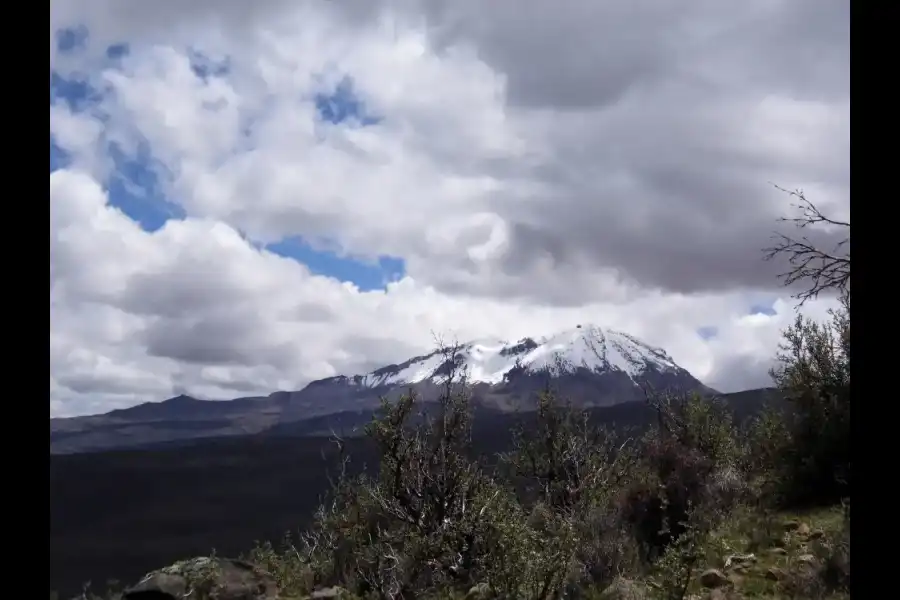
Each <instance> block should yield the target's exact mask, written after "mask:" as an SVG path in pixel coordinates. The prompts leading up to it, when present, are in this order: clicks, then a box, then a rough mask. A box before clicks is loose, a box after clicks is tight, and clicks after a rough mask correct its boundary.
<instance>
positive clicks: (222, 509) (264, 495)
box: [49, 390, 777, 597]
mask: <svg viewBox="0 0 900 600" xmlns="http://www.w3.org/2000/svg"><path fill="white" fill-rule="evenodd" d="M776 398H777V396H775V395H774V394H773V393H772V391H771V390H750V391H747V392H741V393H737V394H731V395H726V396H725V397H724V400H725V401H726V403H727V404H728V405H729V406H730V407H731V408H732V410H733V411H734V412H735V414H736V415H738V416H739V417H746V416H748V415H751V414H753V413H755V412H756V411H757V410H758V409H759V407H760V406H762V404H763V403H765V402H767V401H774V400H775V399H776ZM654 415H655V413H653V411H652V410H651V409H649V408H648V407H647V406H646V405H645V404H644V403H639V402H631V403H625V404H619V405H615V406H610V407H602V408H595V409H592V410H591V411H590V416H591V420H592V421H593V422H594V423H597V424H607V425H612V426H615V427H617V428H625V427H643V426H645V425H647V424H649V423H651V422H652V421H653V419H654ZM533 417H534V415H533V413H526V414H524V415H513V414H509V413H505V412H502V411H487V410H485V411H483V412H481V413H480V414H479V415H478V418H476V420H475V426H474V427H475V428H474V431H473V437H474V451H475V454H476V455H478V456H493V455H494V454H495V453H496V452H498V451H501V450H505V449H507V448H508V445H509V442H510V431H511V429H512V428H513V426H514V425H515V424H516V423H518V422H520V420H521V419H525V420H526V426H527V420H528V419H533ZM342 418H343V423H344V425H345V426H347V427H348V428H350V427H352V426H358V425H361V424H362V422H363V421H367V420H368V419H369V418H371V413H369V414H368V415H366V414H363V413H351V414H344V415H343V416H342ZM309 427H310V429H309V430H307V431H303V430H302V429H298V430H295V431H293V432H290V431H288V430H285V431H282V432H281V433H283V434H285V435H283V436H281V435H256V436H243V437H236V438H224V439H218V440H207V441H204V442H202V443H194V444H190V445H176V446H173V447H168V448H166V447H160V448H156V449H153V450H118V451H110V452H99V453H84V454H73V455H53V456H51V460H50V582H49V586H50V589H56V590H58V591H60V592H61V593H62V595H63V596H64V597H65V596H66V595H67V594H74V593H77V592H78V591H79V590H80V588H81V585H82V583H84V581H85V580H86V579H91V580H92V581H94V582H95V583H97V584H102V583H103V582H105V581H106V580H108V579H116V580H119V581H132V580H135V579H136V578H138V577H140V576H141V575H142V574H143V573H144V572H147V571H149V570H150V569H153V568H156V567H158V566H160V565H164V564H169V563H171V562H173V561H175V560H177V559H180V558H184V557H186V556H193V555H204V554H207V553H208V552H209V551H210V548H215V549H216V551H217V553H219V554H220V555H223V556H227V555H236V554H238V553H240V552H243V551H246V550H247V549H248V548H250V547H252V545H253V543H254V541H255V540H265V539H272V540H277V539H280V538H281V537H282V536H283V534H284V533H285V532H286V531H294V532H296V531H298V530H299V529H300V528H302V527H303V526H305V525H306V524H307V523H308V520H309V519H310V517H311V516H312V514H313V511H314V510H315V508H316V506H317V505H318V503H319V499H320V495H321V494H322V493H323V492H324V491H325V490H326V489H327V487H328V478H327V469H328V467H329V465H332V466H333V460H330V459H329V460H323V452H324V453H325V457H326V458H328V457H329V456H330V457H331V458H332V459H333V446H332V445H331V444H329V443H328V442H327V440H325V439H323V438H322V437H314V436H311V435H309V434H311V433H315V431H316V430H318V431H321V430H325V429H326V427H330V426H329V425H328V423H327V422H322V421H320V422H318V423H314V424H309ZM295 434H304V435H295ZM346 445H347V450H348V452H349V453H350V455H351V456H352V457H353V461H352V463H351V470H356V469H360V468H362V466H363V465H364V464H369V465H371V464H373V463H374V462H376V460H377V455H376V454H375V453H374V450H373V448H372V447H371V445H370V444H369V443H368V442H367V440H365V439H363V438H353V437H350V438H347V439H346ZM101 587H102V585H101Z"/></svg>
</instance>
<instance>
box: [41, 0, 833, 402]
mask: <svg viewBox="0 0 900 600" xmlns="http://www.w3.org/2000/svg"><path fill="white" fill-rule="evenodd" d="M849 78H850V67H849V3H848V2H846V1H845V0H761V1H758V2H750V3H723V2H718V1H713V0H696V1H694V2H690V3H677V2H664V1H662V0H608V1H606V2H595V1H593V0H566V1H564V2H557V3H550V2H545V1H541V0H496V1H493V2H483V1H481V0H457V1H456V2H452V3H450V2H437V1H436V0H366V1H365V2H363V1H362V0H347V1H345V2H330V1H326V0H322V1H310V2H289V1H287V0H260V1H257V2H244V1H243V0H195V1H194V2H190V3H185V2H176V1H175V0H157V1H156V2H152V3H150V2H122V1H121V0H69V1H67V2H60V3H54V4H52V5H51V13H50V414H51V416H55V417H62V416H73V415H80V414H91V413H99V412H105V411H108V410H111V409H114V408H122V407H127V406H131V405H134V404H137V403H140V402H147V401H160V400H164V399H166V398H168V397H170V396H173V395H176V394H180V393H187V394H190V395H193V396H196V397H199V398H205V399H228V398H234V397H238V396H246V395H255V394H268V393H271V392H273V391H276V390H281V389H300V388H302V387H303V386H304V385H305V384H307V383H308V382H310V381H312V380H315V379H318V378H322V377H329V376H333V375H336V374H355V373H362V372H367V371H369V370H372V369H374V368H376V367H379V366H382V365H385V364H388V363H393V362H400V361H403V360H405V359H407V358H409V357H411V356H413V355H417V354H422V353H424V352H428V351H430V350H432V349H433V345H434V339H435V335H436V334H437V335H440V336H443V337H445V338H447V337H452V338H455V339H457V340H460V341H464V340H467V339H474V338H486V337H500V338H506V339H510V340H516V339H519V338H521V337H524V336H532V337H537V336H540V335H545V334H549V333H552V332H554V331H559V330H562V329H567V328H571V327H572V326H573V325H575V324H578V323H595V324H597V325H600V326H603V327H612V328H615V329H619V330H622V331H625V332H628V333H630V334H632V335H635V336H637V337H639V338H641V339H642V340H644V341H646V342H647V343H650V344H653V345H656V346H660V347H662V348H664V349H665V350H666V351H667V352H669V354H670V355H671V356H672V357H673V358H674V359H675V361H676V362H677V363H678V364H679V365H681V366H682V367H684V368H686V369H688V370H689V371H690V372H691V373H693V374H694V375H695V376H696V377H698V378H699V379H701V380H702V381H703V382H704V383H706V384H708V385H710V386H712V387H714V388H716V389H719V390H720V391H723V392H730V391H737V390H741V389H748V388H753V387H759V386H764V385H768V384H769V383H770V380H769V377H768V374H767V372H768V369H769V368H770V367H771V366H772V364H773V360H774V358H775V355H776V352H777V349H778V344H779V340H780V338H781V332H782V331H783V329H784V328H785V327H786V326H787V325H788V324H790V323H791V322H792V321H793V319H794V318H795V315H796V311H797V307H796V302H795V301H794V300H793V299H792V297H791V294H792V291H794V290H790V289H785V288H783V287H782V286H781V285H780V282H779V280H778V277H777V275H778V273H779V272H780V271H781V270H783V267H784V265H783V264H780V263H778V262H777V261H770V262H766V261H763V260H762V257H763V253H762V251H761V249H762V248H764V247H766V246H767V245H769V244H770V241H771V236H772V234H773V232H774V231H776V230H779V228H781V227H783V225H782V224H780V223H779V222H778V219H779V217H785V216H791V214H792V213H791V198H790V197H789V196H787V195H786V194H785V193H783V192H781V191H779V190H778V189H776V187H775V185H778V186H780V187H782V188H786V189H802V190H803V191H804V192H805V193H806V195H807V196H808V197H809V198H810V199H811V200H813V201H814V202H816V204H817V205H818V206H819V207H820V208H822V209H824V210H825V211H826V212H828V213H829V214H831V215H832V216H834V217H837V218H849V208H850V187H849V185H850V166H849V165H850V161H849V159H850V149H849V144H850V117H849V108H850V91H849ZM837 233H838V232H834V231H830V230H827V229H822V230H814V231H811V232H809V235H810V236H811V238H812V239H814V240H815V241H816V242H817V243H821V244H829V243H833V242H834V241H835V236H836V235H837ZM833 306H835V302H834V300H833V299H832V298H827V297H823V298H820V299H819V300H816V301H814V302H810V303H807V304H806V305H805V306H804V307H803V308H802V312H804V313H806V314H808V315H809V316H811V317H813V318H824V317H825V316H826V314H827V310H828V309H829V308H831V307H833Z"/></svg>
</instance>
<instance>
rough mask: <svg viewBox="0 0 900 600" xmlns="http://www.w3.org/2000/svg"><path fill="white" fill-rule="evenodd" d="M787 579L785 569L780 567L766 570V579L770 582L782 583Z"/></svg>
mask: <svg viewBox="0 0 900 600" xmlns="http://www.w3.org/2000/svg"><path fill="white" fill-rule="evenodd" d="M784 577H785V572H784V569H780V568H778V567H769V568H768V570H766V579H768V580H769V581H781V580H782V579H784Z"/></svg>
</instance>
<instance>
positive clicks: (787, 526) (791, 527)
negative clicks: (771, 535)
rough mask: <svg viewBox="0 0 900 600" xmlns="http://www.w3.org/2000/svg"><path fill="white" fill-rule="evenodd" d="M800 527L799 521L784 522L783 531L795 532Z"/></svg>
mask: <svg viewBox="0 0 900 600" xmlns="http://www.w3.org/2000/svg"><path fill="white" fill-rule="evenodd" d="M798 527H800V521H797V520H795V519H791V520H790V521H785V522H784V530H785V531H797V528H798Z"/></svg>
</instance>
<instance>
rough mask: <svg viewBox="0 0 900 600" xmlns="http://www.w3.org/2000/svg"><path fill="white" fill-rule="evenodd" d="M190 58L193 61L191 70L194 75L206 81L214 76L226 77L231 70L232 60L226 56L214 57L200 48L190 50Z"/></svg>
mask: <svg viewBox="0 0 900 600" xmlns="http://www.w3.org/2000/svg"><path fill="white" fill-rule="evenodd" d="M188 59H189V60H190V61H191V70H192V71H193V72H194V75H196V76H197V77H199V78H200V79H202V80H203V81H204V82H205V81H208V80H209V79H211V78H213V77H225V76H227V75H228V74H229V73H230V72H231V60H230V59H229V58H228V57H227V56H226V57H223V58H213V57H211V56H209V55H206V54H204V53H202V52H200V51H199V50H194V49H190V50H188Z"/></svg>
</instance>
